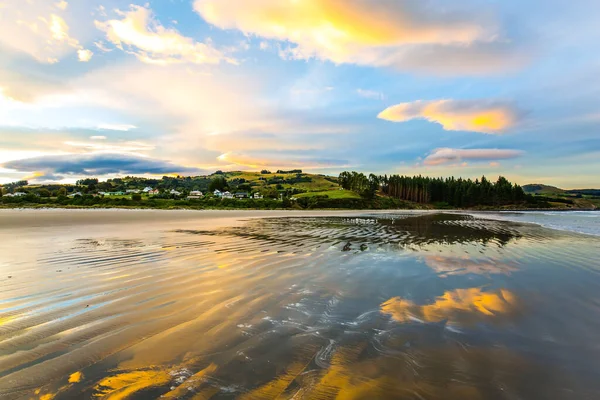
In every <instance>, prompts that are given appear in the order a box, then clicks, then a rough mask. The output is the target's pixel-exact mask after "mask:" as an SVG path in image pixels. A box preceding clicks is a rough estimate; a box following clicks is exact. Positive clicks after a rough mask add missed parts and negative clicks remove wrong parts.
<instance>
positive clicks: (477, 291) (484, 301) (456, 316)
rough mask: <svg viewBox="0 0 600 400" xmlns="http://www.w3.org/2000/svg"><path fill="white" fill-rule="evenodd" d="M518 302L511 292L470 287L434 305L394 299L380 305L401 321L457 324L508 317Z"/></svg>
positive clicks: (387, 312)
mask: <svg viewBox="0 0 600 400" xmlns="http://www.w3.org/2000/svg"><path fill="white" fill-rule="evenodd" d="M517 303H518V299H517V298H516V297H515V295H514V294H513V293H512V292H510V291H508V290H504V289H500V290H496V291H490V292H485V291H483V290H482V289H481V288H469V289H456V290H454V291H448V292H446V293H444V295H443V296H440V297H437V298H436V299H435V302H434V303H432V304H425V305H419V304H415V303H413V302H412V301H410V300H407V299H402V298H400V297H394V298H392V299H389V300H388V301H386V302H385V303H383V304H382V305H381V312H382V313H384V314H389V315H390V316H391V317H392V318H393V319H394V320H396V321H398V322H408V321H410V320H411V319H412V318H414V317H416V318H418V319H421V320H424V321H427V322H439V321H443V320H448V321H449V322H450V323H454V322H458V321H462V322H467V321H479V320H480V319H481V318H482V317H484V316H487V317H499V316H501V315H503V314H509V313H512V312H515V311H516V310H517V306H518V304H517Z"/></svg>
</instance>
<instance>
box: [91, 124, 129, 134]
mask: <svg viewBox="0 0 600 400" xmlns="http://www.w3.org/2000/svg"><path fill="white" fill-rule="evenodd" d="M98 129H102V130H107V131H121V132H127V131H130V130H132V129H137V126H135V125H129V124H100V125H98Z"/></svg>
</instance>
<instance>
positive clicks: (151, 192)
mask: <svg viewBox="0 0 600 400" xmlns="http://www.w3.org/2000/svg"><path fill="white" fill-rule="evenodd" d="M157 194H160V190H158V189H154V190H150V191H149V192H148V195H152V196H154V195H157Z"/></svg>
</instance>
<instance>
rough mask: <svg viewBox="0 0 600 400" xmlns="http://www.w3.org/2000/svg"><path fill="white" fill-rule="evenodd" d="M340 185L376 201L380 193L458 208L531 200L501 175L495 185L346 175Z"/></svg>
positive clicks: (479, 181) (486, 180)
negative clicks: (377, 194) (374, 198)
mask: <svg viewBox="0 0 600 400" xmlns="http://www.w3.org/2000/svg"><path fill="white" fill-rule="evenodd" d="M339 183H340V186H342V187H343V188H344V189H347V190H352V191H354V192H356V193H359V194H360V195H361V196H363V197H365V198H373V197H374V196H375V194H376V193H377V192H380V193H382V194H384V195H387V196H390V197H394V198H397V199H401V200H408V201H414V202H417V203H447V204H448V205H450V206H454V207H471V206H477V205H492V206H499V205H505V204H516V203H522V202H524V201H526V200H527V196H526V195H525V192H524V191H523V188H521V186H519V185H517V184H512V183H511V182H509V181H508V180H507V179H506V178H504V177H502V176H500V177H498V180H497V181H496V182H495V183H494V182H491V181H489V180H488V179H487V178H486V177H485V176H483V177H482V178H481V179H476V180H474V181H473V180H471V179H462V178H458V179H456V178H454V177H451V178H429V177H424V176H420V175H419V176H413V177H410V176H403V175H390V176H387V175H384V176H377V175H374V174H370V175H369V176H368V177H367V176H366V175H364V174H362V173H358V172H354V171H353V172H342V173H341V174H340V176H339Z"/></svg>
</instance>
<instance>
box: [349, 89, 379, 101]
mask: <svg viewBox="0 0 600 400" xmlns="http://www.w3.org/2000/svg"><path fill="white" fill-rule="evenodd" d="M356 93H358V95H359V96H360V97H364V98H365V99H372V100H383V99H385V96H384V95H383V93H381V92H377V91H375V90H367V89H356Z"/></svg>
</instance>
